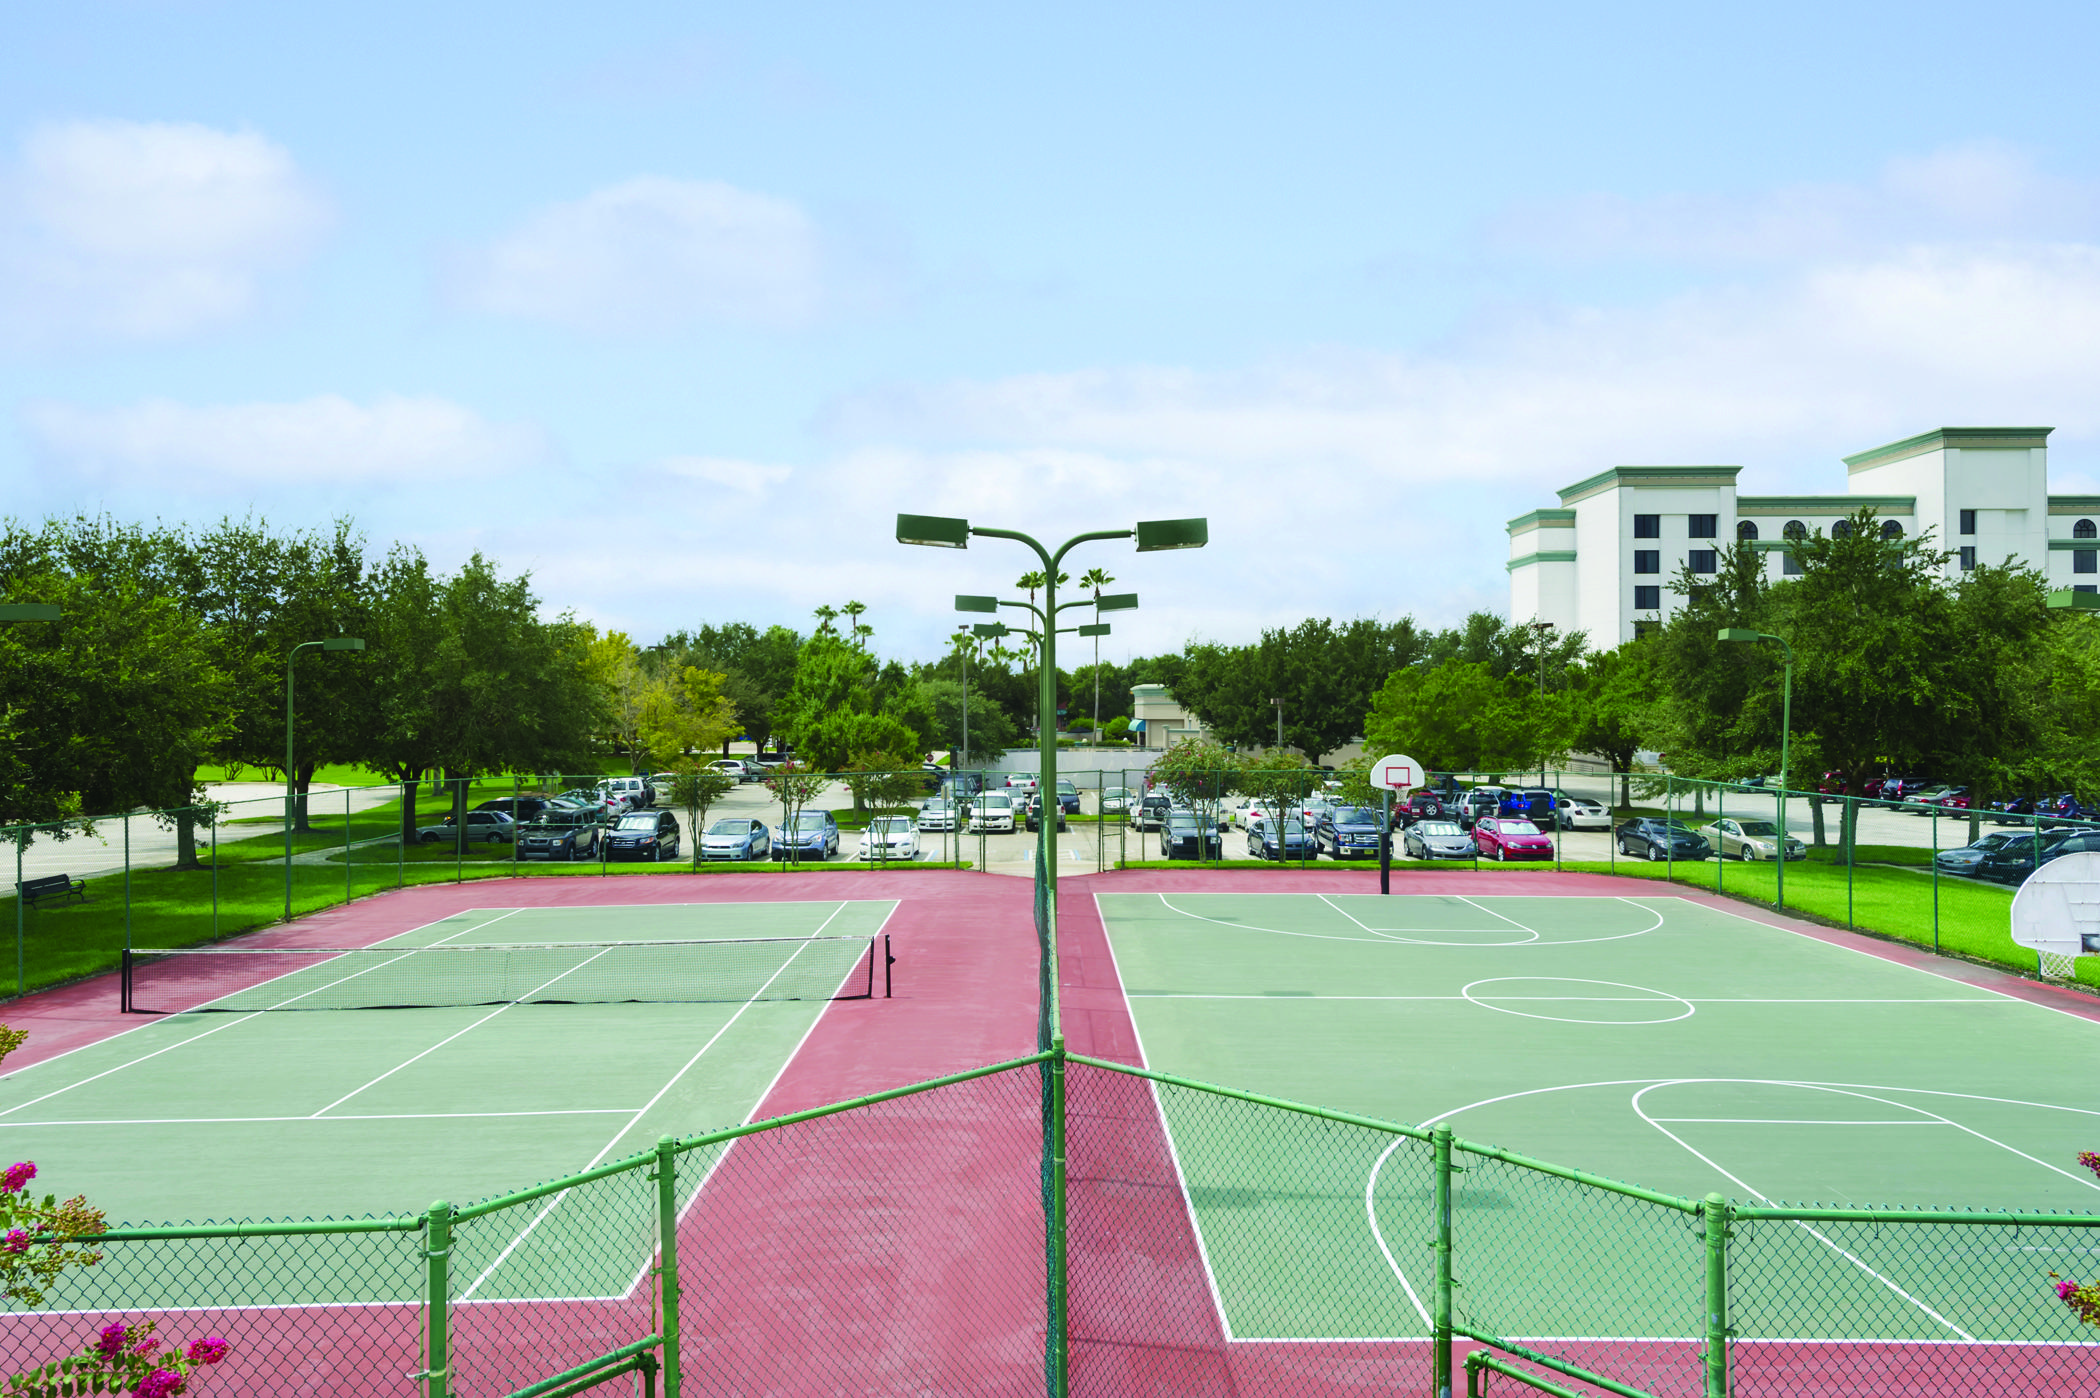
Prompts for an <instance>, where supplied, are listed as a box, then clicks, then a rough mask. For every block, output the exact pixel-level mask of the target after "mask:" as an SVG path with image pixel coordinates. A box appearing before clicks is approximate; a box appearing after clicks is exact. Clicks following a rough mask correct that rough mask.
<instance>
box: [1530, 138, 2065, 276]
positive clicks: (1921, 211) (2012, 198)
mask: <svg viewBox="0 0 2100 1398" xmlns="http://www.w3.org/2000/svg"><path fill="white" fill-rule="evenodd" d="M1490 232H1491V234H1492V236H1493V238H1494V239H1495V241H1496V242H1498V243H1499V244H1500V245H1502V246H1503V247H1504V248H1506V249H1512V250H1516V251H1520V252H1527V253H1540V254H1544V255H1546V256H1548V257H1551V258H1553V259H1556V260H1571V261H1584V260H1592V259H1660V260H1664V261H1670V262H1679V263H1689V264H1699V265H1741V264H1769V263H1800V262H1804V261H1811V260H1818V259H1830V258H1852V257H1858V256H1862V255H1868V254H1872V253H1876V252H1879V251H1882V250H1886V249H1890V248H1896V247H1916V246H1927V245H1944V244H1947V243H1955V242H1971V243H1973V242H1993V241H2004V240H2016V241H2021V242H2039V241H2048V240H2053V239H2061V238H2090V237H2092V236H2093V235H2094V234H2095V233H2096V232H2100V187H2096V186H2095V185H2093V184H2092V183H2090V182H2081V181H2076V180H2067V179H2062V178H2059V177H2056V176H2052V175H2048V174H2046V173H2044V172H2042V171H2040V170H2037V169H2036V168H2035V166H2034V164H2033V162H2032V161H2031V160H2029V159H2028V158H2027V156H2026V155H2025V154H2024V153H2022V152H2021V151H2019V150H2016V149H2013V148H2011V147H2007V146H2001V145H1995V144H1990V143H1978V144H1971V145H1962V146H1954V147H1949V148H1947V149H1945V150H1940V151H1936V152H1933V153H1932V154H1930V155H1926V156H1923V157H1912V158H1904V159H1898V160H1892V161H1890V162H1889V163H1888V164H1887V165H1885V166H1884V167H1883V168H1882V170H1881V171H1880V173H1879V174H1878V175H1877V176H1876V177H1875V178H1874V179H1872V180H1870V181H1867V182H1864V183H1852V184H1848V183H1842V182H1826V183H1818V184H1797V185H1788V186H1785V187H1782V188H1778V189H1769V190H1758V191H1753V192H1750V193H1745V194H1688V193H1673V194H1666V195H1662V196H1659V197H1655V198H1648V199H1632V198H1627V197H1625V196H1623V195H1617V194H1585V195H1579V196H1576V197H1573V198H1567V199H1558V200H1549V201H1543V202H1537V203H1531V204H1525V205H1520V206H1518V207H1516V208H1513V209H1511V210H1509V211H1508V212H1506V213H1505V214H1504V215H1502V216H1501V217H1500V218H1498V219H1496V220H1494V221H1493V222H1492V223H1491V225H1490Z"/></svg>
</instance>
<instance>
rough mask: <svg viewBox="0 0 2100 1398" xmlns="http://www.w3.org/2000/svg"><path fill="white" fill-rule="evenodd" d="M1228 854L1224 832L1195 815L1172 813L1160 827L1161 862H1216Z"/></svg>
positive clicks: (1180, 812) (1189, 812)
mask: <svg viewBox="0 0 2100 1398" xmlns="http://www.w3.org/2000/svg"><path fill="white" fill-rule="evenodd" d="M1224 853H1225V837H1224V832H1222V831H1221V830H1219V829H1218V825H1217V822H1216V821H1209V820H1205V819H1203V817H1201V816H1199V815H1197V814H1196V813H1195V812H1194V811H1170V812H1168V813H1167V820H1166V824H1164V825H1162V826H1160V827H1159V857H1160V858H1161V859H1217V858H1219V857H1220V856H1222V855H1223V854H1224Z"/></svg>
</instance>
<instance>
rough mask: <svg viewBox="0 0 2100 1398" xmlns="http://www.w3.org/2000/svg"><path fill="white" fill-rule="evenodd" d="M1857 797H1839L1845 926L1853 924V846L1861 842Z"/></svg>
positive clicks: (1839, 830) (1839, 831)
mask: <svg viewBox="0 0 2100 1398" xmlns="http://www.w3.org/2000/svg"><path fill="white" fill-rule="evenodd" d="M1856 799H1857V798H1856V797H1851V796H1841V797H1839V798H1838V833H1839V835H1840V837H1841V838H1842V840H1843V843H1844V846H1845V926H1846V927H1848V928H1849V927H1851V926H1852V847H1853V846H1854V845H1855V844H1857V843H1859V824H1858V814H1857V812H1856V811H1855V810H1854V807H1853V802H1854V801H1855V800H1856Z"/></svg>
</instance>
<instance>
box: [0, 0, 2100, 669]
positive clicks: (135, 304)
mask: <svg viewBox="0 0 2100 1398" xmlns="http://www.w3.org/2000/svg"><path fill="white" fill-rule="evenodd" d="M2096 39H2100V9H2095V8H2093V7H2090V6H2080V5H2070V4H2019V3H2013V4H2007V5H2001V6H1995V7H1991V8H1989V9H1988V10H1985V9H1979V8H1978V7H1976V6H1974V5H1965V6H1961V7H1956V6H1953V5H1942V4H1931V3H1924V4H1908V5H1902V6H1898V5H1894V4H1881V5H1844V4H1830V3H1818V4H1815V5H1805V4H1786V3H1780V4H1769V5H1765V6H1759V7H1741V6H1737V7H1701V6H1684V5H1680V4H1672V5H1667V6H1665V5H1659V4H1658V5H1605V6H1601V7H1568V6H1565V5H1557V4H1556V5H1539V4H1510V5H1503V6H1499V7H1487V6H1483V7H1479V8H1477V9H1476V8H1474V7H1471V6H1451V5H1435V6H1429V5H1412V4H1400V3H1387V4H1343V3H1325V4H1323V3H1306V2H1305V0H1300V3H1297V4H1293V5H1289V6H1282V5H1271V6H1264V7H1254V6H1247V5H1235V4H1229V3H1210V4H1204V5H1178V4H1138V5H1133V4H1130V3H1128V0H1125V3H1121V4H1115V5H1106V4H1092V3H1066V4H1062V5H1058V6H1054V7H1028V8H1026V9H1025V10H1024V9H1023V7H1013V6H983V5H963V4H953V5H942V4H913V3H899V4H896V5H891V6H882V7H875V6H865V5H813V4H792V3H791V4H776V5H767V6H728V5H713V6H692V5H671V4H663V5H645V4H624V5H623V4H616V3H614V4H604V5H596V6H585V7H578V6H573V5H564V6H554V5H547V4H540V3H533V2H532V0H513V2H512V3H506V4H504V5H500V6H498V5H494V4H450V5H430V4H428V3H427V0H426V3H423V4H418V5H414V6H410V5H405V4H393V3H386V2H385V0H372V2H371V3H365V4H360V5H357V6H329V7H320V6H285V5H282V4H269V5H264V4H251V3H206V2H205V0H130V2H129V3H107V2H106V0H74V3H71V4H68V5H64V6H33V7H32V6H10V7H8V8H7V10H5V11H4V12H0V512H5V513H7V514H11V515H14V516H16V517H19V518H24V519H31V520H33V519H37V518H41V517H43V516H46V515H50V514H59V513H72V512H76V511H89V512H103V511H106V512H109V513H111V514H114V515H117V516H119V517H122V518H126V519H138V520H154V519H160V520H167V521H190V522H195V523H198V524H200V525H201V524H208V523H210V522H211V521H214V520H216V519H218V518H221V517H223V516H227V515H235V516H241V515H250V514H252V515H255V516H259V517H261V518H263V519H265V520H267V521H269V522H270V523H272V524H275V525H278V526H281V527H285V528H306V527H317V526H325V525H326V524H327V523H328V522H329V521H331V520H333V519H336V518H338V517H342V516H346V515H347V516H349V517H350V518H352V519H353V520H354V521H355V522H356V524H357V526H358V527H359V529H360V530H361V531H362V532H363V533H364V534H365V536H366V537H367V539H368V541H369V543H370V546H371V548H372V550H373V551H374V553H375V554H377V553H381V552H384V551H385V550H386V549H387V548H389V547H391V546H392V545H393V544H394V543H395V542H396V541H400V542H405V543H410V544H414V545H416V546H418V547H420V548H421V549H423V550H424V552H425V553H426V554H428V555H429V556H430V557H431V559H432V560H433V561H434V562H435V563H438V564H439V565H441V566H444V567H448V568H449V567H452V566H456V565H457V564H458V563H459V562H460V561H461V560H462V559H464V558H466V557H467V556H469V555H470V554H471V553H473V552H475V551H480V552H482V553H485V554H487V555H489V556H491V557H493V558H495V559H497V560H498V561H499V562H500V563H501V565H502V566H503V567H504V568H505V569H506V571H510V572H517V571H529V572H530V573H531V574H532V576H533V578H534V580H535V584H536V587H537V589H538V592H539V595H540V596H541V597H542V598H543V600H544V601H545V603H546V605H547V608H548V610H549V611H550V613H552V612H558V611H563V610H573V611H574V612H575V613H576V614H577V615H579V616H581V617H584V618H587V619H589V620H591V621H592V622H594V623H596V624H598V625H600V626H603V627H607V628H616V629H619V630H623V631H626V632H627V633H629V634H630V635H632V636H634V637H635V638H636V639H637V640H638V641H640V642H643V643H647V642H651V641H654V640H656V639H658V638H659V637H661V636H662V635H663V634H665V633H666V632H669V631H674V630H677V629H680V628H689V627H693V626H697V625H698V624H700V623H702V622H723V621H730V620H747V621H752V622H755V623H758V624H761V625H763V624H769V623H773V622H780V623H784V624H787V625H790V626H794V627H796V628H798V629H801V630H808V629H809V628H810V627H811V626H812V624H813V623H812V621H811V609H812V608H814V607H816V606H819V605H822V604H826V603H829V604H832V605H838V604H840V603H843V602H846V601H848V600H849V599H850V600H860V601H863V602H866V603H867V604H868V606H869V612H868V614H867V620H868V621H870V622H872V623H873V624H874V625H875V628H876V631H875V645H876V649H877V650H878V651H879V652H881V653H883V654H885V655H889V656H902V657H907V658H909V657H915V656H916V657H929V656H931V655H932V654H933V653H934V652H935V651H936V650H937V649H938V648H939V646H940V644H941V640H942V638H943V637H944V636H945V635H947V634H948V633H949V632H950V631H952V630H953V629H954V627H955V625H956V624H957V622H958V621H960V620H966V618H958V617H957V616H956V615H955V614H954V613H953V611H952V610H951V603H952V597H953V595H954V594H956V593H982V592H992V591H1004V592H1006V593H1007V594H1008V595H1012V594H1011V589H1012V586H1013V583H1014V580H1015V578H1017V577H1018V575H1019V574H1020V573H1021V572H1023V571H1024V570H1026V569H1028V568H1030V567H1032V566H1035V564H1034V562H1033V556H1032V555H1030V554H1028V553H1027V552H1026V551H1025V550H1024V549H1023V548H1022V547H1021V546H1019V545H1017V544H1014V543H1011V542H1003V541H998V540H988V539H979V540H977V541H975V542H974V543H973V544H972V545H971V547H970V548H969V550H967V551H966V552H953V551H946V550H931V549H916V548H906V547H902V546H900V545H898V544H897V543H896V542H895V540H894V520H893V517H894V515H895V514H896V513H898V512H899V511H906V512H911V513H928V514H946V515H960V516H964V517H966V518H968V519H970V520H971V521H972V522H973V523H977V524H982V525H990V526H996V527H1001V528H1009V529H1018V530H1022V531H1024V532H1027V533H1030V534H1034V535H1036V536H1037V537H1039V538H1042V539H1044V540H1045V541H1046V542H1049V543H1051V544H1053V545H1054V544H1055V543H1057V542H1060V541H1062V540H1063V539H1064V538H1066V537H1068V536H1070V535H1072V534H1075V533H1079V532H1082V531H1090V530H1097V529H1113V528H1123V527H1127V526H1129V525H1130V524H1132V523H1134V522H1135V521H1137V520H1140V519H1153V518H1176V517H1182V516H1191V515H1202V516H1205V517H1207V518H1208V519H1209V521H1210V538H1211V543H1210V545H1209V547H1208V548H1207V549H1204V550H1202V551H1200V552H1174V553H1159V554H1147V555H1138V554H1135V553H1134V552H1132V551H1131V549H1130V546H1129V545H1127V544H1124V543H1121V542H1103V543H1090V544H1086V545H1083V546H1081V547H1080V548H1079V549H1077V550H1075V551H1074V552H1073V553H1072V554H1071V555H1070V556H1069V562H1068V568H1069V571H1070V572H1071V574H1072V575H1073V576H1075V577H1076V576H1078V575H1079V574H1080V573H1081V572H1083V571H1084V570H1086V569H1088V568H1091V567H1097V566H1098V567H1101V568H1104V569H1106V570H1107V571H1108V572H1109V573H1110V574H1111V575H1112V576H1114V577H1115V578H1116V580H1117V584H1116V589H1115V590H1125V589H1128V590H1134V591H1136V592H1137V593H1138V594H1139V596H1140V598H1141V607H1140V610H1138V611H1137V612H1134V613H1122V614H1119V615H1117V616H1116V617H1114V618H1113V619H1112V620H1113V625H1114V628H1115V630H1114V634H1113V636H1112V638H1111V640H1110V641H1109V642H1108V643H1107V644H1106V647H1105V649H1104V658H1106V657H1108V656H1109V655H1111V654H1115V655H1117V656H1119V657H1120V656H1127V655H1130V654H1148V653H1154V652H1157V651H1160V650H1167V649H1175V648H1178V647H1179V646H1180V645H1182V644H1183V643H1184V642H1185V641H1187V640H1190V639H1192V638H1200V639H1205V640H1212V641H1223V642H1235V643H1236V642H1244V641H1248V640H1252V639H1254V638H1255V637H1257V636H1258V635H1259V633H1260V631H1261V630H1262V629H1263V628H1264V627H1271V626H1279V625H1282V626H1287V625H1291V624H1295V623H1296V622H1297V621H1299V620H1301V619H1303V618H1305V617H1307V616H1332V617H1335V618H1337V619H1346V618H1350V617H1355V616H1374V617H1378V618H1381V619H1384V620H1394V619H1397V618H1399V617H1402V616H1410V615H1411V616H1413V617H1414V618H1415V619H1416V620H1417V621H1418V622H1420V623H1423V624H1425V625H1432V626H1441V625H1448V624H1450V623H1452V622H1454V621H1456V620H1458V619H1459V618H1461V617H1462V616H1464V615H1465V614H1466V613H1467V612H1469V611H1471V610H1474V609H1476V608H1486V609H1489V610H1494V611H1506V609H1507V606H1508V585H1507V579H1506V574H1505V571H1504V568H1503V563H1504V560H1505V559H1506V558H1507V556H1508V541H1507V537H1506V534H1505V529H1504V526H1505V524H1506V521H1507V520H1508V519H1510V518H1511V517H1513V516H1515V515H1518V514H1521V513H1523V512H1525V511H1527V510H1531V509H1535V508H1540V507H1546V506H1551V505H1553V504H1554V503H1556V501H1555V498H1554V495H1553V492H1554V490H1555V489H1557V488H1558V487H1561V486H1565V485H1567V484H1570V483H1572V482H1574V481H1576V480H1579V479H1582V478H1583V477H1586V476H1589V475H1592V474H1594V473H1595V472H1597V471H1599V470H1601V469H1604V468H1605V467H1608V466H1611V465H1616V464H1664V463H1680V464H1710V463H1722V464H1730V465H1740V466H1742V467H1744V468H1745V469H1744V473H1743V477H1742V486H1743V489H1744V490H1745V491H1746V492H1750V493H1761V494H1762V493H1786V492H1817V493H1832V492H1841V491H1842V490H1843V489H1844V484H1843V481H1844V469H1843V467H1842V466H1841V465H1840V464H1839V458H1840V457H1841V456H1843V455H1845V454H1848V453H1851V452H1856V451H1860V450H1863V449H1865V448H1867V447H1871V446H1875V445H1878V444H1880V443H1883V442H1888V441H1893V440H1896V439H1899V438H1903V437H1907V436H1911V435H1913V434H1915V433H1919V432H1923V431H1928V430H1930V429H1932V428H1935V427H1939V426H1943V425H1950V426H1952V425H1960V426H1971V425H2019V426H2034V425H2039V426H2051V427H2054V428H2055V429H2056V433H2055V436H2054V437H2053V438H2052V439H2051V453H2050V455H2051V480H2052V488H2053V489H2055V490H2056V491H2058V492H2071V491H2100V397H2096V395H2095V392H2094V389H2095V385H2096V384H2100V124H2096V121H2095V118H2094V104H2093V100H2092V96H2091V92H2092V78H2091V59H2090V55H2091V54H2092V53H2093V52H2094V49H2095V41H2096Z"/></svg>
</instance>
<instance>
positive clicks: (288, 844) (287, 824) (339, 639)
mask: <svg viewBox="0 0 2100 1398" xmlns="http://www.w3.org/2000/svg"><path fill="white" fill-rule="evenodd" d="M311 646H319V647H320V648H321V649H322V650H363V649H364V648H365V643H364V642H363V641H361V640H359V639H358V638H357V637H355V636H330V637H329V638H328V639H327V640H325V641H301V642H300V643H299V644H298V645H296V646H293V647H292V651H291V654H289V655H287V656H286V657H285V658H284V920H285V921H286V922H290V921H291V920H292V818H293V815H294V812H295V806H294V803H295V802H296V801H297V799H298V796H297V790H298V789H297V786H296V785H295V783H296V781H297V778H298V769H297V768H296V767H294V766H293V765H292V662H293V661H294V660H297V659H298V658H299V652H300V651H302V650H306V649H307V648H309V647H311ZM343 819H344V821H345V829H344V831H343V838H344V839H345V840H348V839H349V838H350V831H349V829H348V828H347V823H348V821H349V817H348V816H345V817H343ZM461 833H465V832H464V829H462V832H461ZM343 857H344V858H345V859H348V858H349V856H348V855H347V854H345V855H344V856H343Z"/></svg>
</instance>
